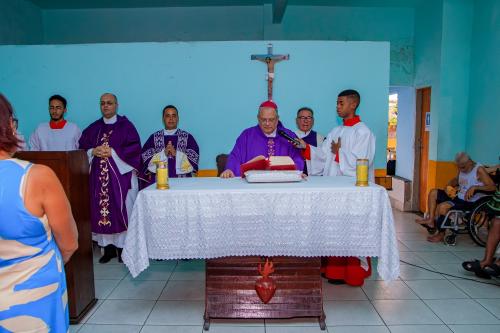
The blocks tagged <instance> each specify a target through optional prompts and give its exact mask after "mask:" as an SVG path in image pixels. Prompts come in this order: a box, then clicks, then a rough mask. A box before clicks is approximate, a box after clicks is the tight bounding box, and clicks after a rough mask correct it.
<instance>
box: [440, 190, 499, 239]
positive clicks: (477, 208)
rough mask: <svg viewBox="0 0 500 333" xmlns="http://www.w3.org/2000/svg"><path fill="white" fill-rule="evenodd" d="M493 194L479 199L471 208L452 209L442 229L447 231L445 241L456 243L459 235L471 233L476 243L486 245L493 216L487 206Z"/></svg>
mask: <svg viewBox="0 0 500 333" xmlns="http://www.w3.org/2000/svg"><path fill="white" fill-rule="evenodd" d="M491 197H492V195H486V196H483V197H481V198H480V199H478V200H477V201H476V202H475V203H474V205H473V206H472V208H471V209H470V210H457V209H450V210H449V211H448V213H447V214H446V216H445V218H444V222H443V224H442V225H441V229H443V230H445V231H446V235H445V237H444V243H445V244H446V245H456V243H457V235H459V234H467V233H468V234H469V235H470V237H471V238H472V240H473V241H474V243H476V244H477V245H479V246H482V247H485V246H486V241H487V239H488V231H489V229H490V223H491V220H492V217H491V216H490V214H489V209H488V206H487V203H488V201H489V200H490V199H491Z"/></svg>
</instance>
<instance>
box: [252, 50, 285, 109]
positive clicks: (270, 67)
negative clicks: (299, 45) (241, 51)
mask: <svg viewBox="0 0 500 333" xmlns="http://www.w3.org/2000/svg"><path fill="white" fill-rule="evenodd" d="M289 58H290V55H288V54H273V44H271V43H269V44H267V54H252V55H251V57H250V59H251V60H258V61H262V62H264V63H266V64H267V99H268V100H270V101H272V100H273V81H274V64H276V63H278V62H280V61H281V60H288V59H289Z"/></svg>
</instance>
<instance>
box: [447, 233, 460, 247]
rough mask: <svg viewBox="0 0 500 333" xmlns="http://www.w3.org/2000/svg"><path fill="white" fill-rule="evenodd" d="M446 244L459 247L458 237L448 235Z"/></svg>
mask: <svg viewBox="0 0 500 333" xmlns="http://www.w3.org/2000/svg"><path fill="white" fill-rule="evenodd" d="M444 243H445V244H446V245H451V246H455V245H457V235H456V234H455V233H453V234H450V235H446V236H445V237H444Z"/></svg>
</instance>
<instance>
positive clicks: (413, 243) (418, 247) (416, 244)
mask: <svg viewBox="0 0 500 333" xmlns="http://www.w3.org/2000/svg"><path fill="white" fill-rule="evenodd" d="M401 242H402V243H403V244H404V245H405V246H406V247H407V248H409V249H410V251H428V252H447V251H448V246H446V245H444V244H443V243H431V242H428V241H427V240H403V241H401Z"/></svg>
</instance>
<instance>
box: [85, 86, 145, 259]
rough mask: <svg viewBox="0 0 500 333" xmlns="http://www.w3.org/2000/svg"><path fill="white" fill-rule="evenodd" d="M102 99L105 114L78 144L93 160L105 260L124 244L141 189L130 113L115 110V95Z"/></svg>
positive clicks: (98, 237)
mask: <svg viewBox="0 0 500 333" xmlns="http://www.w3.org/2000/svg"><path fill="white" fill-rule="evenodd" d="M100 103H101V113H102V115H103V117H102V118H101V119H98V120H96V121H95V122H93V123H92V124H90V125H89V126H88V127H87V128H86V129H85V130H84V131H83V133H82V136H81V138H80V142H79V144H80V149H84V150H86V151H87V154H88V156H89V163H90V207H91V215H90V217H91V223H92V238H93V239H94V240H95V241H97V242H98V244H99V245H100V246H104V247H105V254H104V256H103V257H102V258H101V259H100V262H101V263H106V262H108V261H109V260H111V258H113V257H116V256H117V255H118V256H119V255H120V254H121V249H122V248H123V244H124V241H125V235H126V230H127V226H128V215H129V213H130V212H131V208H132V205H133V201H134V200H135V196H136V195H137V190H138V185H137V172H138V170H140V164H141V163H140V156H141V141H140V138H139V134H138V133H137V130H136V129H135V127H134V125H133V124H132V123H131V122H130V121H129V120H128V119H127V117H124V116H119V115H117V114H116V111H117V108H118V101H117V99H116V96H115V95H113V94H108V93H107V94H104V95H102V96H101V101H100ZM119 259H120V258H119Z"/></svg>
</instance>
